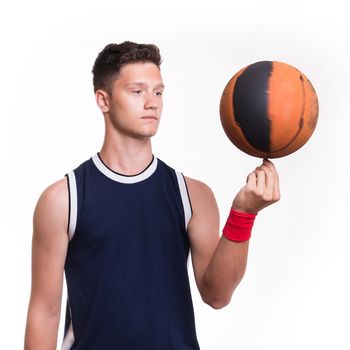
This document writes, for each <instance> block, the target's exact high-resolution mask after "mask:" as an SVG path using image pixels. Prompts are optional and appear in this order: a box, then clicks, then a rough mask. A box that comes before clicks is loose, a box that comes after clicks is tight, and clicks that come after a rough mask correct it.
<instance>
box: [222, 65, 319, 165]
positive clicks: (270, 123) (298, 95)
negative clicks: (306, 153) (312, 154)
mask: <svg viewBox="0 0 350 350" xmlns="http://www.w3.org/2000/svg"><path fill="white" fill-rule="evenodd" d="M220 117H221V123H222V126H223V128H224V130H225V133H226V135H227V136H228V138H229V139H230V140H231V142H232V143H233V144H234V145H236V146H237V147H238V148H239V149H241V150H242V151H243V152H245V153H247V154H250V155H252V156H255V157H260V158H278V157H283V156H286V155H288V154H290V153H293V152H295V151H296V150H298V149H299V148H300V147H302V146H303V145H304V144H305V143H306V142H307V141H308V140H309V138H310V137H311V135H312V133H313V131H314V130H315V127H316V124H317V119H318V99H317V95H316V92H315V89H314V88H313V86H312V84H311V82H310V81H309V79H308V78H307V77H306V76H305V75H304V74H303V73H302V72H300V71H299V70H298V69H297V68H295V67H293V66H291V65H289V64H286V63H283V62H277V61H261V62H256V63H254V64H251V65H248V66H246V67H244V68H243V69H241V70H240V71H239V72H237V73H236V74H235V75H234V76H233V77H232V78H231V80H230V81H229V82H228V84H227V85H226V87H225V89H224V91H223V93H222V97H221V101H220Z"/></svg>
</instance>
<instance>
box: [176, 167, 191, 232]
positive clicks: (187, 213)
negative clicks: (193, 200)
mask: <svg viewBox="0 0 350 350" xmlns="http://www.w3.org/2000/svg"><path fill="white" fill-rule="evenodd" d="M175 172H176V177H177V181H178V183H179V188H180V193H181V199H182V205H183V208H184V213H185V228H186V231H187V225H188V222H189V221H190V219H191V216H192V210H191V204H190V199H189V197H188V192H187V187H186V183H185V178H184V176H183V174H182V173H181V172H179V171H176V170H175Z"/></svg>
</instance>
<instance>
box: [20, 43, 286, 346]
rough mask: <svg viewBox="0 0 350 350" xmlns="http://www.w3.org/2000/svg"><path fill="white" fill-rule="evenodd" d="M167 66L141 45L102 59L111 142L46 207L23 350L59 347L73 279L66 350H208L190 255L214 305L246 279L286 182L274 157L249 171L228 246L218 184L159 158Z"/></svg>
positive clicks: (99, 89) (102, 104) (98, 77)
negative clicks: (252, 242) (155, 140)
mask: <svg viewBox="0 0 350 350" xmlns="http://www.w3.org/2000/svg"><path fill="white" fill-rule="evenodd" d="M160 63H161V58H160V54H159V50H158V48H157V47H156V46H154V45H144V44H136V43H132V42H124V43H122V44H119V45H117V44H110V45H107V46H106V47H105V48H104V49H103V51H102V52H101V53H100V54H99V56H98V57H97V59H96V61H95V64H94V67H93V75H94V79H93V81H94V90H95V96H96V102H97V105H98V107H99V108H100V110H101V112H102V113H103V115H104V119H105V139H104V143H103V146H102V149H101V151H100V152H99V153H97V154H95V155H94V156H93V157H92V158H91V159H89V160H87V161H86V162H84V163H82V164H81V165H80V166H79V167H78V168H76V169H75V170H74V171H73V172H71V173H69V174H68V175H67V176H66V177H65V178H64V179H62V180H60V181H58V182H56V183H55V184H53V185H51V186H50V187H49V188H47V189H46V190H45V191H44V192H43V194H42V195H41V197H40V199H39V201H38V204H37V206H36V209H35V213H34V233H33V251H32V291H31V298H30V303H29V309H28V319H27V327H26V336H25V350H41V349H42V350H54V349H56V343H57V331H58V325H59V320H60V309H61V297H62V284H63V272H64V271H65V274H66V280H67V288H68V303H67V317H66V328H65V337H64V341H63V344H62V349H64V350H67V349H70V350H75V349H77V350H78V349H79V350H116V349H121V350H136V349H137V350H143V349H145V350H165V349H166V350H170V349H174V350H185V349H186V350H190V349H191V350H196V349H199V345H198V341H197V337H196V330H195V322H194V313H193V306H192V299H191V293H190V286H189V281H188V275H187V258H188V253H189V250H191V255H192V264H193V269H194V276H195V280H196V284H197V287H198V289H199V292H200V294H201V296H202V298H203V301H204V302H205V303H207V304H209V305H210V306H212V307H213V308H215V309H218V308H222V307H224V306H225V305H227V304H228V303H229V302H230V299H231V296H232V293H233V291H234V289H235V288H236V287H237V285H238V284H239V282H240V281H241V279H242V277H243V275H244V271H245V268H246V261H247V253H248V242H249V237H250V231H251V228H252V225H253V221H254V218H255V215H256V213H257V212H259V211H260V210H261V209H262V208H264V207H266V206H268V205H270V204H271V203H273V202H276V201H277V200H278V199H279V196H280V195H279V182H278V175H277V173H276V170H275V168H274V166H273V164H272V163H271V162H270V161H268V160H264V161H263V163H262V164H261V165H260V166H259V167H257V168H256V169H255V170H254V171H253V172H252V173H250V174H249V175H248V178H247V183H246V185H245V186H244V187H243V188H242V189H241V190H240V191H239V193H238V194H237V195H236V197H235V199H234V200H233V203H232V211H231V214H230V216H229V218H228V221H227V223H226V225H225V228H224V230H223V232H224V234H223V235H222V236H221V238H220V235H219V213H218V207H217V204H216V201H215V197H214V195H213V192H212V191H211V190H210V188H209V187H208V186H207V185H205V184H204V183H202V182H200V181H197V180H194V179H191V178H188V177H185V176H183V175H182V174H181V173H179V172H177V171H175V170H174V169H172V168H171V167H169V166H168V165H166V164H165V163H164V162H162V161H161V160H159V159H157V158H156V157H154V156H153V154H152V146H151V137H152V136H153V135H155V134H156V132H157V128H158V125H159V121H160V117H161V112H162V105H163V102H162V93H163V89H164V85H163V81H162V77H161V74H160V68H159V66H160Z"/></svg>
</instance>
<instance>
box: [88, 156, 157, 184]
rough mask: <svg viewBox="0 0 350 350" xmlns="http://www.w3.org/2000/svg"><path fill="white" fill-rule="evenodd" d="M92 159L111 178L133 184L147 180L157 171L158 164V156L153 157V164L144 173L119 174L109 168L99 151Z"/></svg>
mask: <svg viewBox="0 0 350 350" xmlns="http://www.w3.org/2000/svg"><path fill="white" fill-rule="evenodd" d="M92 161H93V162H94V164H95V166H96V167H97V169H98V170H100V171H101V173H103V174H104V175H106V176H107V177H109V178H110V179H112V180H114V181H117V182H121V183H124V184H133V183H136V182H140V181H143V180H146V179H147V178H148V177H150V176H151V175H152V174H153V173H154V172H155V171H156V169H157V164H158V160H157V158H156V157H153V160H152V162H151V164H150V165H149V166H148V167H147V168H146V169H145V170H144V171H143V172H142V173H140V174H138V175H121V174H117V173H115V172H114V171H112V170H111V169H109V168H108V167H107V166H106V165H105V164H104V163H103V162H102V161H101V159H100V157H99V156H98V154H97V153H96V154H95V155H94V156H93V157H92Z"/></svg>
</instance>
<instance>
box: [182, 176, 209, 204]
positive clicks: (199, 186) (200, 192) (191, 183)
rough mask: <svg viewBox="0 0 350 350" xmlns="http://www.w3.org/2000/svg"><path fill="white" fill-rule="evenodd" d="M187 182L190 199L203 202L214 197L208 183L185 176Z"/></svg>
mask: <svg viewBox="0 0 350 350" xmlns="http://www.w3.org/2000/svg"><path fill="white" fill-rule="evenodd" d="M185 181H186V185H187V188H188V191H189V193H190V197H193V199H196V200H201V199H205V198H211V197H214V193H213V191H212V189H211V188H210V187H209V186H208V185H207V184H206V183H204V182H202V181H200V180H196V179H193V178H191V177H188V176H185ZM191 199H192V198H191Z"/></svg>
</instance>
